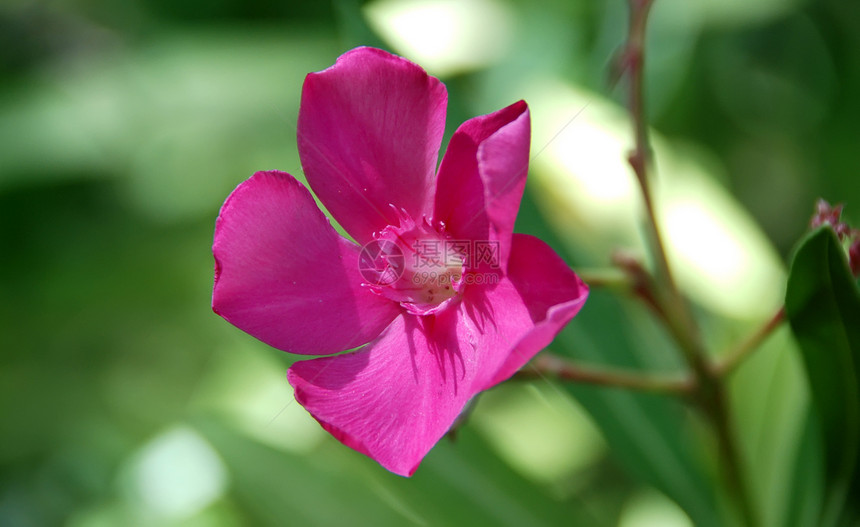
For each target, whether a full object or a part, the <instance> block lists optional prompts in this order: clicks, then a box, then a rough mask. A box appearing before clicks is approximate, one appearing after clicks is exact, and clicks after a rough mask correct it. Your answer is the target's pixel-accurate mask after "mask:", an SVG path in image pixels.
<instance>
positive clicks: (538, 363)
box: [514, 352, 694, 395]
mask: <svg viewBox="0 0 860 527" xmlns="http://www.w3.org/2000/svg"><path fill="white" fill-rule="evenodd" d="M545 377H555V378H558V379H561V380H565V381H574V382H584V383H589V384H597V385H600V386H608V387H612V388H623V389H629V390H638V391H645V392H653V393H663V394H672V395H688V394H690V393H692V391H693V388H694V381H693V379H692V378H691V377H687V378H681V377H669V376H656V375H646V374H642V373H636V372H629V371H618V370H607V369H598V368H595V367H592V366H583V365H581V364H575V363H573V362H571V361H568V360H566V359H564V358H561V357H558V356H557V355H552V354H550V353H547V352H543V353H541V354H540V355H538V356H537V357H536V358H535V360H533V361H532V362H531V363H530V365H529V367H527V368H524V369H523V370H521V371H519V372H517V374H516V375H515V376H514V378H515V379H535V378H545Z"/></svg>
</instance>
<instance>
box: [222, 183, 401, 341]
mask: <svg viewBox="0 0 860 527" xmlns="http://www.w3.org/2000/svg"><path fill="white" fill-rule="evenodd" d="M212 252H213V254H214V256H215V287H214V290H213V292H212V309H213V310H215V312H216V313H218V314H219V315H221V316H222V317H224V318H225V319H227V321H229V322H230V323H231V324H233V325H234V326H236V327H238V328H239V329H241V330H243V331H245V332H247V333H250V334H251V335H253V336H255V337H257V338H258V339H260V340H262V341H263V342H266V343H267V344H269V345H271V346H274V347H276V348H279V349H282V350H284V351H289V352H292V353H304V354H314V355H322V354H327V353H335V352H338V351H343V350H345V349H350V348H354V347H356V346H360V345H362V344H365V343H366V342H368V341H370V340H372V339H373V338H375V337H376V336H377V335H379V333H380V332H381V331H382V330H383V329H384V328H385V326H387V325H388V324H389V323H390V322H391V320H393V319H394V317H395V316H397V313H398V312H399V308H398V307H397V304H395V303H394V302H391V301H389V300H387V299H384V298H382V297H380V296H378V295H376V294H374V293H372V292H371V291H369V290H368V289H367V288H365V287H362V286H361V283H362V279H361V276H360V275H359V266H358V254H359V253H358V247H356V246H355V244H353V243H351V242H349V241H347V240H346V239H344V238H342V237H341V236H339V235H338V234H337V233H336V232H335V230H334V229H333V228H332V227H331V225H330V224H329V223H328V220H327V219H326V218H325V216H324V215H323V214H322V212H321V211H320V210H319V209H318V208H317V206H316V204H315V203H314V200H313V198H312V197H311V195H310V193H309V192H308V191H307V189H306V188H305V187H304V186H303V185H302V184H301V183H299V182H298V181H296V179H295V178H293V177H292V176H290V175H289V174H286V173H283V172H257V173H256V174H254V175H253V176H252V177H251V178H249V179H248V180H247V181H245V182H244V183H242V184H241V185H239V186H238V187H237V188H236V190H234V191H233V193H232V194H230V197H228V198H227V201H225V202H224V206H223V207H221V213H220V214H219V216H218V221H217V222H216V225H215V241H214V243H213V245H212Z"/></svg>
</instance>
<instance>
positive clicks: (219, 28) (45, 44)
mask: <svg viewBox="0 0 860 527" xmlns="http://www.w3.org/2000/svg"><path fill="white" fill-rule="evenodd" d="M626 22H627V20H626V2H624V1H623V0H610V1H606V2H594V1H590V0H538V1H529V2H527V1H525V0H461V1H454V0H433V1H426V2H422V1H395V0H379V1H374V2H367V3H365V2H357V1H349V0H342V1H334V2H293V1H285V2H279V3H273V2H264V1H262V0H252V1H239V0H218V1H215V2H203V1H199V0H186V1H178V2H174V1H171V0H152V1H144V0H137V1H132V0H129V1H121V2H108V1H104V0H101V1H100V0H57V1H44V2H39V1H27V0H4V1H3V2H2V4H0V83H2V84H0V525H3V526H16V527H17V526H31V525H32V526H42V525H72V526H75V527H91V526H110V525H193V526H209V525H212V526H222V525H224V526H233V525H374V526H377V525H413V524H414V525H485V524H490V525H517V526H520V525H585V526H592V525H595V526H602V525H607V526H609V525H624V526H628V527H629V526H645V525H660V526H669V527H671V526H676V525H677V526H680V525H691V524H692V522H695V524H697V525H720V520H719V519H718V511H719V509H720V500H721V498H720V496H719V493H717V492H716V491H715V490H714V489H715V485H714V483H713V482H714V480H715V478H716V476H715V474H716V467H715V464H716V460H715V459H714V456H713V453H712V452H713V448H712V447H713V445H712V441H711V438H710V437H709V436H708V433H707V431H705V430H703V429H702V427H701V425H700V423H698V421H697V419H696V418H695V417H693V416H691V415H689V414H688V413H687V411H686V410H684V409H683V408H682V407H681V406H680V405H679V404H678V403H676V402H675V401H672V400H668V399H665V398H662V397H658V396H645V395H637V394H629V393H625V392H619V391H615V390H609V389H605V388H593V387H587V386H563V385H559V384H556V383H553V382H550V381H539V382H534V383H530V384H526V383H508V385H505V386H502V387H499V388H496V389H494V390H492V391H490V392H488V393H487V394H485V395H484V396H483V397H482V398H481V399H480V400H479V403H478V404H477V406H476V408H475V411H474V413H473V414H472V416H471V418H470V420H469V421H468V423H467V424H466V425H465V426H464V427H463V428H462V429H461V430H460V431H459V433H458V434H457V438H456V441H448V440H443V441H442V442H441V443H440V444H439V445H438V446H437V447H436V448H435V449H434V450H433V451H432V452H431V454H430V455H429V456H428V457H427V459H426V460H425V462H424V464H423V465H422V466H421V468H420V469H419V470H418V472H417V474H416V475H415V477H414V478H412V479H409V480H407V479H403V478H399V477H397V476H393V475H390V474H389V473H387V472H385V471H384V470H383V469H381V468H379V467H378V466H377V465H376V464H375V463H374V462H372V461H370V460H368V459H366V458H364V457H363V456H361V455H359V454H356V453H355V452H353V451H351V450H349V449H347V448H345V447H343V446H341V445H340V444H339V443H337V442H336V441H335V440H333V439H332V438H330V437H329V436H328V435H327V434H325V433H324V432H322V431H321V430H320V429H319V427H318V425H317V424H316V423H315V422H314V421H313V420H312V419H311V418H310V417H308V416H307V414H306V413H304V411H303V410H302V409H301V407H299V406H298V405H297V404H296V403H295V402H294V401H293V399H292V393H291V390H290V389H289V386H288V385H287V383H286V379H285V371H286V368H287V367H288V365H289V363H290V360H291V358H290V357H289V356H287V355H286V354H283V353H281V352H279V351H276V350H273V349H271V348H268V347H266V346H265V345H263V344H261V343H259V342H256V341H255V340H254V339H252V338H251V337H248V336H247V335H245V334H243V333H241V332H239V331H238V330H236V329H235V328H233V327H231V326H230V325H229V324H227V323H226V322H224V321H223V320H221V319H220V318H219V317H217V316H216V315H214V314H213V313H212V312H211V311H210V308H209V301H210V293H211V281H212V267H213V261H212V257H211V253H210V245H211V240H212V231H213V226H214V220H215V217H216V216H217V213H218V209H219V207H220V205H221V203H222V202H223V200H224V198H226V196H227V195H228V194H229V192H230V191H231V190H232V189H233V188H234V187H235V186H236V185H237V184H238V183H240V182H241V181H242V180H244V179H245V178H246V177H248V176H250V175H251V174H252V173H253V172H254V171H256V170H267V169H280V170H285V171H288V172H290V173H292V174H294V175H296V176H299V177H301V166H300V163H299V160H298V155H297V152H296V146H295V123H296V116H297V112H298V104H299V96H300V93H301V84H302V80H303V78H304V75H305V74H306V73H308V72H310V71H316V70H321V69H324V68H326V67H328V66H329V65H331V64H332V63H333V62H334V60H335V58H336V57H337V56H338V55H339V54H341V53H342V52H344V51H346V50H348V49H350V48H352V47H354V46H357V45H362V44H367V45H375V46H380V47H384V48H386V49H389V50H391V51H394V52H397V53H400V54H403V55H404V56H407V57H409V58H411V59H413V60H416V61H417V62H419V63H420V64H422V65H423V66H424V67H426V68H427V69H428V71H429V72H430V73H432V74H435V75H438V76H440V77H441V78H442V80H443V81H445V82H446V84H447V86H448V90H449V97H450V103H449V114H448V116H449V122H448V136H450V134H451V133H452V132H453V130H454V128H455V127H456V126H457V125H458V124H459V123H461V122H462V121H464V120H465V119H467V118H469V117H471V116H473V115H476V114H479V113H486V112H490V111H493V110H495V109H497V108H500V107H501V106H504V105H507V104H509V103H511V102H513V101H515V100H517V99H520V98H525V99H526V100H527V101H528V102H529V104H530V105H531V108H532V117H533V121H534V140H533V145H532V152H533V162H532V171H531V174H530V181H529V185H528V187H527V194H526V197H525V200H524V203H523V207H522V211H521V214H520V218H519V221H518V227H517V230H519V231H522V232H529V233H532V234H537V235H540V236H542V237H544V238H545V239H547V240H548V241H549V242H550V243H551V244H552V245H553V246H554V247H555V248H556V249H557V250H558V251H559V252H560V253H562V254H563V255H564V256H565V258H566V259H567V260H568V261H569V262H570V263H571V264H572V265H574V267H577V266H588V267H591V266H600V265H606V264H607V263H608V261H609V257H608V255H609V252H610V251H611V250H612V249H613V248H615V247H618V246H626V247H631V248H632V250H634V251H641V247H642V242H641V240H640V235H639V230H638V228H637V227H636V222H637V221H638V218H639V208H638V207H639V206H638V204H637V203H638V201H637V198H636V195H635V192H633V191H632V190H631V189H632V188H633V187H632V185H633V183H632V179H631V177H630V174H629V173H628V172H627V168H626V167H625V166H624V161H623V155H624V152H625V151H626V149H628V148H629V145H630V141H629V139H628V136H629V124H628V123H627V122H626V120H625V117H624V112H623V109H622V106H621V104H620V103H623V100H624V90H623V89H622V87H616V88H614V89H611V88H610V87H609V86H608V83H607V79H608V78H609V64H610V62H611V60H612V57H613V56H614V54H615V52H616V51H617V49H618V48H619V46H620V45H621V43H622V42H623V39H624V34H625V31H626ZM647 68H648V69H647V96H648V101H649V112H650V115H649V118H650V121H651V122H652V124H653V126H654V134H655V135H654V142H655V151H656V153H657V165H658V176H657V177H658V178H659V182H658V187H659V192H658V199H659V200H660V210H661V218H662V219H663V221H664V222H665V227H666V230H667V233H669V235H670V238H671V242H670V252H671V254H672V258H673V261H674V262H675V263H676V265H678V266H679V269H680V271H679V274H680V275H681V276H680V280H681V282H682V284H684V285H685V287H686V288H687V290H688V292H689V294H690V296H691V297H692V298H694V300H695V301H696V306H697V310H698V313H699V315H700V316H701V318H702V320H703V321H704V322H703V323H704V324H705V331H706V334H707V339H708V342H709V344H710V346H711V347H712V348H713V349H714V350H715V352H719V350H721V349H725V348H726V347H727V346H728V345H730V344H731V343H732V342H734V341H736V340H737V339H738V338H739V337H740V336H742V335H744V334H745V333H746V332H747V330H748V329H750V328H751V327H754V326H755V324H756V323H758V322H759V321H761V320H763V319H764V318H765V317H766V316H767V314H768V313H769V312H771V311H772V309H773V308H774V307H775V306H776V305H777V304H778V303H779V301H780V298H781V296H782V294H783V291H782V287H783V282H784V272H785V271H784V263H783V262H784V261H785V259H786V257H787V256H788V254H789V253H790V250H791V247H792V245H793V243H794V241H795V240H796V239H797V238H798V237H799V236H800V235H801V233H802V232H803V231H804V229H805V226H806V222H807V221H808V218H809V215H810V214H811V212H812V210H813V203H814V200H815V198H817V197H819V196H823V197H826V198H828V199H830V200H831V201H844V202H846V203H847V216H848V218H849V219H852V218H853V219H855V224H856V221H857V219H860V213H858V210H860V185H858V184H857V162H856V159H857V151H858V147H860V126H858V124H857V123H858V122H860V120H858V119H860V97H858V95H860V4H858V3H857V2H853V1H851V0H810V1H801V0H796V1H795V0H759V1H757V2H755V3H751V2H746V1H744V0H698V1H696V2H689V1H687V0H656V7H655V11H654V13H653V19H652V23H651V26H650V28H649V40H648V63H647ZM552 349H553V350H554V351H555V352H556V353H559V354H563V355H567V356H570V357H572V358H575V359H577V360H581V361H584V362H586V361H587V362H590V363H603V364H613V365H618V366H623V367H626V368H631V369H635V368H647V369H649V370H659V371H673V370H675V369H677V368H678V367H679V363H678V360H677V358H676V355H677V354H676V353H675V350H674V349H672V345H671V344H670V343H669V342H668V339H667V338H666V335H665V334H664V333H663V331H662V330H661V329H660V328H659V327H658V326H656V325H655V324H654V322H653V321H652V319H651V318H650V316H649V314H648V313H647V312H646V311H645V310H644V309H643V308H641V307H640V306H638V305H635V304H634V303H632V302H630V301H627V300H618V299H615V298H614V297H612V296H611V295H609V294H608V293H606V292H604V291H594V292H593V294H592V298H591V299H590V301H589V304H588V305H587V306H586V308H585V309H584V311H583V313H582V314H581V315H580V316H579V317H578V318H577V319H575V321H574V322H573V323H572V324H571V325H570V327H569V328H568V329H567V330H565V332H564V333H563V334H562V335H561V336H560V337H559V338H558V339H557V341H556V342H555V343H554V344H553V345H552ZM732 388H733V394H734V397H735V401H736V403H737V404H736V408H737V411H736V414H735V418H736V420H737V421H738V423H739V427H740V431H741V435H742V438H743V443H744V452H745V456H746V457H747V459H748V461H749V463H750V466H751V471H750V479H751V483H752V485H753V487H754V491H755V494H756V498H757V501H758V502H759V504H760V507H761V508H762V510H764V513H763V514H764V516H765V519H766V523H767V524H768V525H784V524H787V523H788V521H789V519H790V518H792V512H791V511H792V509H791V507H792V503H794V502H795V501H796V498H797V496H798V494H797V493H798V492H800V493H801V495H802V487H801V488H800V490H798V488H797V486H796V485H793V484H792V480H791V477H790V474H791V473H792V472H793V471H794V468H793V467H795V458H796V457H797V452H798V450H797V449H798V448H799V445H800V442H801V436H802V419H801V417H799V416H801V415H805V414H804V411H805V408H806V404H807V395H806V389H805V383H804V380H803V377H802V375H801V373H800V370H799V368H798V364H797V361H796V356H795V355H793V344H792V342H791V341H790V337H789V336H788V334H787V332H786V331H785V330H782V331H780V332H778V333H777V335H776V336H775V338H774V339H773V340H772V341H770V342H769V343H768V345H767V346H766V347H765V349H764V350H762V353H760V354H759V355H758V356H756V357H755V359H754V360H753V361H751V362H750V363H749V364H747V365H746V366H745V367H744V368H743V369H742V370H741V372H740V373H739V374H738V376H737V377H736V378H735V379H734V384H733V386H732Z"/></svg>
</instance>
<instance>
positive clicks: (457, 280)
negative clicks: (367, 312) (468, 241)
mask: <svg viewBox="0 0 860 527" xmlns="http://www.w3.org/2000/svg"><path fill="white" fill-rule="evenodd" d="M398 216H400V225H398V226H394V225H388V226H387V227H385V228H384V229H383V230H382V231H381V232H378V233H374V236H373V238H374V239H373V241H371V242H369V243H368V244H366V245H365V246H364V247H363V248H362V251H361V256H360V257H359V267H360V269H361V273H362V276H363V277H364V278H365V280H367V285H368V286H369V287H370V288H371V290H372V291H373V292H374V293H376V294H378V295H381V296H384V297H386V298H389V299H391V300H394V301H395V302H399V303H400V305H402V306H403V307H405V308H406V309H407V310H408V311H409V312H411V313H413V314H416V315H429V314H432V313H437V312H439V311H441V310H442V309H444V308H445V307H447V305H448V304H449V303H450V301H451V300H452V299H454V298H455V297H456V296H457V295H458V293H459V292H460V290H461V288H462V284H463V264H464V262H465V258H466V257H465V252H464V250H463V248H462V247H460V245H462V244H460V243H458V242H457V241H456V240H452V239H451V237H450V236H449V235H448V234H447V233H446V232H445V226H444V224H441V223H439V224H437V225H435V226H434V225H433V224H432V223H431V222H430V221H429V220H427V219H426V218H424V219H423V221H421V222H420V223H416V222H415V221H414V220H413V219H412V218H411V217H410V216H409V215H408V214H407V213H406V212H405V211H398Z"/></svg>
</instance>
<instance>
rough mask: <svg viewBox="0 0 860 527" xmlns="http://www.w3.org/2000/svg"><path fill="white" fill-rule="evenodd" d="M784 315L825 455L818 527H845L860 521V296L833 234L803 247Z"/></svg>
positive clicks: (819, 234) (819, 233)
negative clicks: (857, 495) (794, 341)
mask: <svg viewBox="0 0 860 527" xmlns="http://www.w3.org/2000/svg"><path fill="white" fill-rule="evenodd" d="M785 308H786V314H787V315H788V319H789V322H790V324H791V329H792V331H793V332H794V335H795V337H796V338H797V341H798V344H799V345H800V349H801V354H802V356H803V361H804V363H805V365H806V372H807V376H808V379H809V385H810V389H811V393H812V400H813V407H814V410H815V413H816V417H817V420H818V425H819V426H818V431H819V433H820V435H821V440H822V441H821V445H822V448H823V449H824V481H825V495H824V504H823V509H822V511H821V517H820V520H819V521H820V523H819V525H848V524H850V523H851V522H852V521H856V519H857V518H858V517H860V503H858V502H857V500H856V499H852V498H851V496H852V494H853V492H856V491H857V489H858V486H860V470H858V450H860V389H859V388H858V386H860V290H858V287H857V282H856V280H855V279H854V277H853V276H852V274H851V271H850V270H849V268H848V262H847V259H846V256H845V251H844V250H843V248H842V245H841V243H840V242H839V240H838V239H837V237H836V234H835V233H834V232H833V230H832V229H831V228H829V227H822V228H820V229H818V230H816V231H815V232H813V233H811V234H810V235H809V236H808V237H807V238H806V239H805V240H803V242H802V243H801V245H800V248H799V249H798V250H797V253H796V254H795V256H794V260H793V262H792V265H791V272H790V274H789V278H788V287H787V290H786V295H785ZM852 489H853V491H852Z"/></svg>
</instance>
